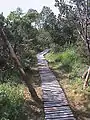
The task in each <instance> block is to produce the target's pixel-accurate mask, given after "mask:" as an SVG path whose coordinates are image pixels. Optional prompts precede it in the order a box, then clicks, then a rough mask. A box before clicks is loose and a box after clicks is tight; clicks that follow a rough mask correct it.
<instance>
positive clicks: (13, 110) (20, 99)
mask: <svg viewBox="0 0 90 120" xmlns="http://www.w3.org/2000/svg"><path fill="white" fill-rule="evenodd" d="M23 89H24V86H23V85H18V86H14V85H11V84H10V83H4V84H1V85H0V120H25V119H26V115H25V110H24V109H25V108H24V96H23Z"/></svg>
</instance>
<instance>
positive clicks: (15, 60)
mask: <svg viewBox="0 0 90 120" xmlns="http://www.w3.org/2000/svg"><path fill="white" fill-rule="evenodd" d="M1 37H2V39H3V40H4V43H5V44H6V45H7V47H8V49H9V51H10V55H11V57H12V59H13V60H14V62H15V64H16V65H17V67H18V69H19V71H20V73H21V76H22V78H23V79H22V80H23V81H24V82H25V83H26V85H27V86H28V89H29V92H30V93H31V96H32V98H33V99H34V100H35V101H36V102H38V103H42V101H41V99H40V98H39V97H38V96H37V93H36V91H35V89H34V88H33V86H32V85H31V84H30V83H29V78H28V77H27V75H26V73H25V72H24V70H23V67H22V65H21V63H20V61H19V60H18V58H17V56H16V54H15V52H14V50H13V48H12V46H11V44H10V42H9V41H8V39H7V36H6V35H5V32H4V30H3V29H1Z"/></svg>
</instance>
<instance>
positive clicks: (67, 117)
mask: <svg viewBox="0 0 90 120" xmlns="http://www.w3.org/2000/svg"><path fill="white" fill-rule="evenodd" d="M47 52H48V50H45V51H43V52H41V53H39V54H38V55H37V59H38V68H39V73H40V77H41V81H42V90H43V101H44V112H45V119H46V120H76V119H75V118H74V115H73V113H72V111H71V109H70V107H69V104H68V102H67V100H66V97H65V95H64V92H63V90H62V88H61V87H60V85H59V83H58V81H57V80H56V77H55V76H54V75H53V73H52V72H51V70H50V69H49V67H48V63H47V61H46V60H45V58H44V55H45V54H46V53H47Z"/></svg>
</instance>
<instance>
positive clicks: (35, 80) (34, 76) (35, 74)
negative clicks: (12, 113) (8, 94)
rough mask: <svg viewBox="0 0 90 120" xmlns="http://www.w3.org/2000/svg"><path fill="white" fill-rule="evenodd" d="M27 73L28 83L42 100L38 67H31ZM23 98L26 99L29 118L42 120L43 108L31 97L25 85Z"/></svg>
mask: <svg viewBox="0 0 90 120" xmlns="http://www.w3.org/2000/svg"><path fill="white" fill-rule="evenodd" d="M28 75H29V78H30V83H31V84H32V85H33V87H34V88H35V90H36V93H37V95H38V96H39V98H40V99H41V100H42V88H41V80H40V76H39V71H38V68H37V67H34V68H31V70H30V71H28ZM24 98H25V101H26V102H25V103H26V108H27V110H28V115H30V120H44V110H43V108H42V107H41V105H38V104H37V103H36V102H35V101H34V100H33V99H32V97H31V95H30V93H29V91H28V88H27V87H26V88H25V90H24Z"/></svg>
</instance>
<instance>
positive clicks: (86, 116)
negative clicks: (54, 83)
mask: <svg viewBox="0 0 90 120" xmlns="http://www.w3.org/2000/svg"><path fill="white" fill-rule="evenodd" d="M65 54H66V53H65ZM58 58H60V59H61V57H58V54H57V55H56V54H54V53H49V54H47V55H46V59H47V60H48V62H49V67H50V68H51V70H52V72H53V73H54V75H55V76H56V77H57V80H58V82H59V84H60V85H61V86H62V89H63V91H64V92H65V94H66V97H67V100H68V102H69V104H70V107H71V109H72V111H73V113H74V115H75V117H76V118H77V120H90V87H88V88H86V90H83V89H82V88H83V81H82V79H81V77H80V76H81V71H83V70H85V66H86V65H82V64H81V65H80V66H81V68H82V69H81V68H80V66H79V68H77V66H76V64H75V66H76V70H77V71H75V69H73V70H72V72H71V71H69V72H67V71H66V67H63V66H62V64H61V61H60V60H59V59H58ZM67 59H68V57H67ZM67 59H66V58H65V62H66V60H67ZM63 61H64V59H63ZM71 62H72V61H71ZM77 64H78V62H77ZM73 65H74V64H73ZM76 72H77V74H76ZM71 75H74V78H73V77H72V78H70V76H71Z"/></svg>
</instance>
